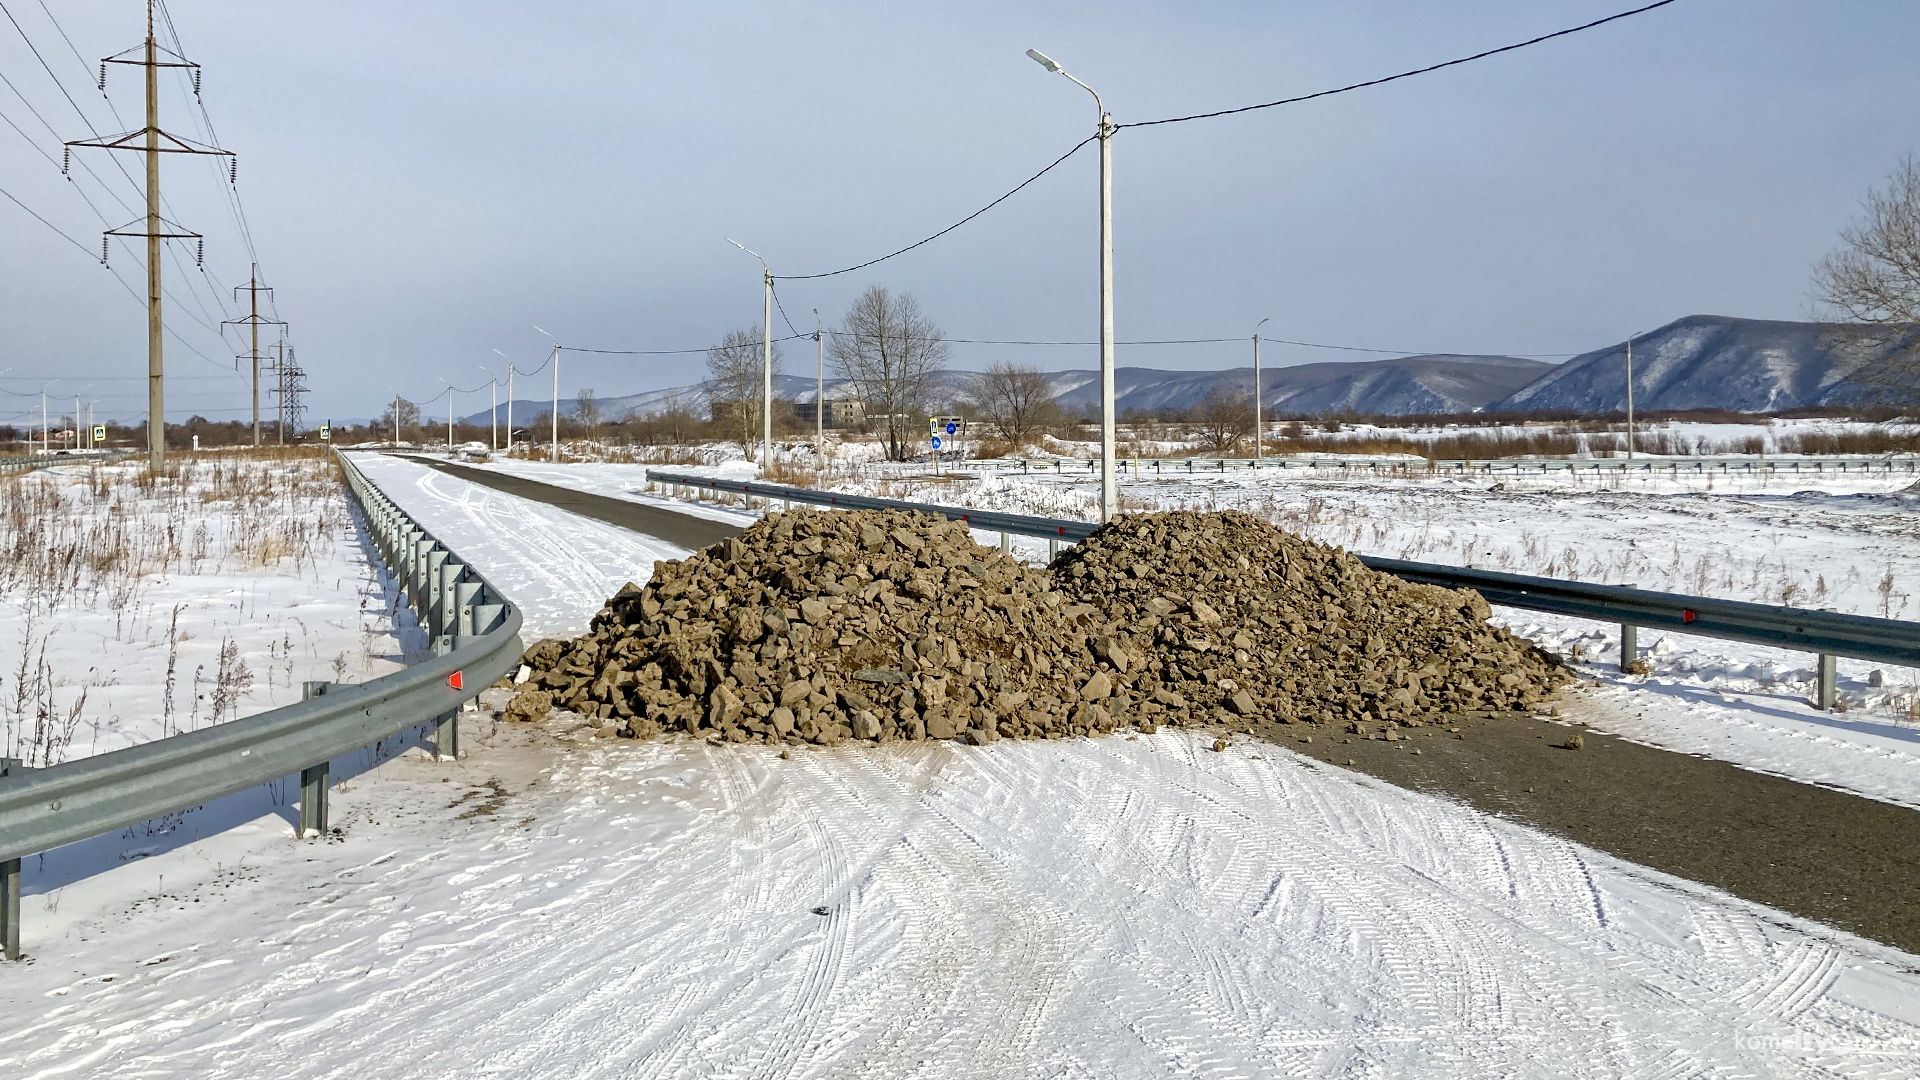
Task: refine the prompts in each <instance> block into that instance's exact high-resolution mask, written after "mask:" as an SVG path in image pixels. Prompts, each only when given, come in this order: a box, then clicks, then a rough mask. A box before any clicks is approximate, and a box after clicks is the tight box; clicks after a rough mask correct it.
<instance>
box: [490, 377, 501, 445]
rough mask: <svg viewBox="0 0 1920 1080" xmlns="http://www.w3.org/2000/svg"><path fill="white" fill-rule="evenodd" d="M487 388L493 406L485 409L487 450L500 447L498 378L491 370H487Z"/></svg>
mask: <svg viewBox="0 0 1920 1080" xmlns="http://www.w3.org/2000/svg"><path fill="white" fill-rule="evenodd" d="M487 389H488V390H490V391H492V394H493V398H492V400H493V406H492V407H491V408H489V409H488V410H487V450H488V451H489V452H495V451H498V450H499V449H500V378H499V376H497V375H495V374H494V373H493V372H491V371H489V372H487Z"/></svg>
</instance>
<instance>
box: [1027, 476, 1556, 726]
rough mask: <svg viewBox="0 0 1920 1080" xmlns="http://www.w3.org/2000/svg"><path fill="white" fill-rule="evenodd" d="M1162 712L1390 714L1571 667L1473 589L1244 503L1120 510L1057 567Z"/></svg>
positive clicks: (1527, 699) (1455, 706)
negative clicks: (1364, 555)
mask: <svg viewBox="0 0 1920 1080" xmlns="http://www.w3.org/2000/svg"><path fill="white" fill-rule="evenodd" d="M1052 572H1053V575H1054V579H1055V581H1056V583H1057V586H1058V588H1059V589H1060V590H1061V591H1062V592H1065V593H1067V594H1069V595H1070V596H1072V597H1073V598H1074V599H1076V600H1078V601H1081V602H1083V603H1086V604H1090V605H1092V606H1093V607H1095V608H1096V609H1097V610H1098V614H1099V617H1100V618H1102V619H1103V620H1105V621H1107V622H1108V623H1109V624H1110V625H1111V626H1112V627H1114V628H1115V629H1114V631H1113V634H1114V638H1115V640H1116V641H1117V642H1118V643H1119V644H1120V645H1121V646H1122V647H1124V648H1125V649H1126V650H1127V651H1128V652H1129V653H1131V654H1133V655H1137V656H1146V657H1149V658H1150V659H1149V660H1148V662H1147V664H1146V670H1145V671H1144V672H1141V673H1140V674H1139V675H1138V676H1137V677H1136V678H1134V679H1133V680H1132V683H1133V686H1134V689H1135V692H1136V694H1137V696H1139V697H1140V698H1141V699H1142V700H1143V701H1144V702H1146V704H1144V705H1143V706H1142V710H1143V712H1146V713H1147V714H1148V719H1150V720H1152V719H1157V718H1158V717H1157V716H1156V715H1155V714H1157V713H1158V710H1157V709H1155V708H1154V706H1155V705H1158V706H1161V707H1163V708H1164V709H1165V710H1166V715H1167V716H1169V717H1183V716H1184V717H1187V718H1194V717H1195V716H1196V714H1198V715H1200V716H1202V717H1205V716H1206V715H1207V714H1211V718H1212V719H1214V720H1217V721H1226V720H1229V719H1232V718H1235V717H1240V718H1256V717H1260V718H1268V719H1276V720H1280V721H1282V722H1305V723H1320V724H1326V723H1335V722H1353V721H1361V720H1387V721H1397V722H1400V723H1403V724H1418V723H1420V722H1422V718H1423V717H1426V716H1430V715H1433V714H1437V713H1448V712H1460V711H1468V710H1480V709H1517V708H1525V707H1527V706H1529V705H1532V704H1533V703H1535V702H1538V701H1540V700H1541V699H1543V698H1545V697H1546V696H1548V695H1550V694H1551V693H1552V692H1553V690H1554V689H1555V688H1556V687H1558V686H1559V685H1560V684H1561V683H1562V682H1565V681H1566V680H1567V679H1568V678H1569V677H1570V676H1569V675H1568V674H1567V673H1566V672H1565V670H1564V669H1563V668H1562V666H1561V663H1560V660H1559V658H1558V657H1555V656H1552V655H1550V654H1548V653H1545V652H1542V651H1541V650H1540V649H1539V648H1537V647H1536V646H1535V645H1534V644H1533V643H1532V642H1530V641H1528V640H1526V639H1524V638H1519V637H1515V636H1514V635H1513V634H1512V633H1510V632H1509V631H1508V630H1507V629H1506V628H1504V627H1496V626H1489V625H1488V624H1487V621H1486V620H1487V617H1488V615H1489V614H1491V612H1490V610H1489V609H1488V607H1487V602H1486V601H1485V600H1484V599H1482V598H1481V597H1480V594H1478V593H1476V592H1473V591H1472V590H1470V589H1461V590H1453V589H1444V588H1441V587H1439V586H1435V585H1417V584H1414V583H1412V582H1408V581H1403V580H1401V579H1400V578H1397V577H1394V576H1393V575H1391V574H1383V573H1379V572H1377V571H1374V570H1370V569H1368V568H1367V567H1366V566H1365V565H1364V564H1362V563H1361V562H1360V560H1359V559H1356V558H1354V557H1353V556H1352V555H1350V554H1347V553H1346V552H1343V551H1340V550H1337V549H1333V548H1328V547H1324V546H1322V545H1319V544H1315V543H1312V542H1310V541H1307V540H1303V539H1301V538H1300V537H1298V536H1294V535H1292V534H1290V533H1286V532H1283V531H1281V530H1280V529H1277V528H1275V527H1274V526H1272V525H1270V524H1268V523H1266V522H1264V521H1261V520H1259V519H1257V518H1254V517H1252V516H1250V515H1247V514H1243V513H1239V512H1237V511H1226V512H1223V513H1206V514H1202V513H1194V512H1189V511H1179V512H1172V513H1160V514H1145V515H1129V516H1122V517H1119V518H1116V519H1115V520H1114V521H1113V522H1112V523H1111V524H1109V525H1107V526H1106V527H1105V528H1102V529H1100V530H1098V531H1097V532H1095V533H1094V534H1093V535H1092V536H1091V537H1089V538H1088V539H1087V540H1086V541H1085V542H1084V543H1082V544H1080V545H1078V546H1076V547H1074V548H1072V549H1071V550H1069V551H1067V552H1065V553H1063V554H1062V555H1061V556H1060V558H1059V559H1058V560H1056V561H1055V562H1054V565H1053V567H1052Z"/></svg>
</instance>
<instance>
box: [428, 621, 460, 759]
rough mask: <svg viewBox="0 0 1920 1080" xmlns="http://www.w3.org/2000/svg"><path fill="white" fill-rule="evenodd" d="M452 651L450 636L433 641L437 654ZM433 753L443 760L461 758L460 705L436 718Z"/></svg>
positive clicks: (441, 654) (442, 654) (434, 651)
mask: <svg viewBox="0 0 1920 1080" xmlns="http://www.w3.org/2000/svg"><path fill="white" fill-rule="evenodd" d="M452 651H453V641H452V639H450V638H444V637H443V638H440V639H439V640H437V641H435V642H434V643H433V654H434V655H435V656H445V655H447V654H448V653H450V652H452ZM433 753H434V756H435V757H437V758H439V759H440V760H441V761H459V760H460V706H458V705H455V706H454V707H453V709H452V710H451V711H449V712H444V713H441V714H440V715H439V716H437V717H435V718H434V722H433Z"/></svg>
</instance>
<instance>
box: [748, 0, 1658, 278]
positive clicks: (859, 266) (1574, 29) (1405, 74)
mask: <svg viewBox="0 0 1920 1080" xmlns="http://www.w3.org/2000/svg"><path fill="white" fill-rule="evenodd" d="M1675 2H1676V0H1654V2H1653V3H1651V4H1646V5H1643V6H1641V7H1637V8H1634V9H1632V10H1631V11H1622V12H1620V13H1618V14H1615V15H1608V16H1607V17H1606V18H1603V19H1595V20H1593V21H1592V22H1588V23H1582V24H1580V25H1579V26H1570V27H1568V28H1566V29H1565V30H1556V31H1554V32H1553V33H1551V34H1541V35H1540V36H1539V37H1534V38H1528V39H1527V40H1525V41H1517V42H1514V43H1513V44H1511V45H1502V46H1500V47H1499V48H1496V49H1488V50H1486V51H1484V52H1477V53H1474V54H1473V55H1472V56H1462V57H1459V58H1458V59H1454V60H1446V61H1442V62H1441V63H1438V64H1429V65H1427V66H1426V67H1422V68H1415V69H1413V70H1412V71H1402V72H1400V73H1399V74H1396V75H1387V76H1384V77H1382V78H1378V79H1368V80H1366V81H1365V82H1357V83H1351V84H1349V85H1346V86H1341V87H1336V88H1334V89H1332V90H1320V91H1317V92H1315V93H1311V94H1301V95H1299V96H1297V97H1290V98H1282V99H1280V100H1279V101H1268V102H1264V103H1262V104H1259V105H1243V106H1241V107H1239V108H1237V109H1218V110H1215V111H1213V112H1204V113H1194V114H1192V115H1189V116H1169V117H1165V118H1163V119H1160V120H1139V121H1135V122H1134V123H1131V124H1117V125H1115V128H1116V129H1118V128H1132V127H1154V126H1156V125H1159V124H1180V123H1185V122H1187V121H1189V120H1207V119H1211V118H1213V117H1217V116H1232V115H1235V114H1237V113H1246V112H1254V111H1257V110H1259V109H1272V108H1275V107H1277V106H1281V105H1294V104H1298V103H1299V102H1302V101H1312V100H1314V99H1316V98H1323V97H1332V96H1333V95H1335V94H1344V93H1347V92H1349V91H1353V90H1360V89H1364V88H1366V87H1369V86H1380V85H1382V84H1384V83H1390V82H1396V81H1398V80H1400V79H1410V78H1412V77H1413V76H1415V75H1425V74H1428V73H1430V72H1434V71H1440V70H1442V69H1443V68H1450V67H1457V66H1459V65H1461V64H1470V63H1472V62H1473V61H1475V60H1484V59H1486V58H1487V57H1490V56H1498V55H1500V54H1501V53H1507V52H1512V51H1514V50H1515V49H1524V48H1526V47H1528V46H1529V45H1538V44H1540V43H1541V42H1544V41H1552V40H1553V39H1555V38H1562V37H1566V36H1567V35H1569V34H1578V33H1580V32H1581V31H1583V30H1592V29H1593V28H1595V27H1597V26H1605V25H1606V24H1608V23H1610V22H1618V21H1619V20H1621V19H1626V18H1631V17H1632V16H1635V15H1641V14H1644V13H1646V12H1649V11H1652V10H1654V9H1655V8H1663V7H1666V6H1667V5H1668V4H1672V3H1675ZM1097 138H1099V136H1098V135H1089V136H1087V137H1086V138H1085V139H1082V140H1081V141H1080V142H1078V143H1075V144H1074V146H1073V149H1071V150H1068V151H1067V152H1066V153H1064V154H1061V155H1060V156H1059V157H1058V158H1055V159H1054V161H1053V163H1052V164H1050V165H1048V166H1047V167H1046V168H1044V169H1041V170H1040V171H1039V172H1037V173H1034V174H1033V175H1032V176H1029V177H1027V178H1026V179H1025V180H1023V181H1021V182H1020V184H1019V185H1017V186H1016V187H1014V188H1013V189H1012V190H1011V191H1008V192H1007V193H1006V194H1004V195H1002V196H1000V197H999V198H997V199H995V200H993V201H992V202H990V203H988V204H987V205H985V206H983V207H981V208H980V209H978V210H975V211H974V212H973V213H971V214H968V215H967V216H966V217H963V218H961V219H960V220H959V221H956V222H954V223H953V224H951V225H949V226H947V227H946V228H944V229H941V230H940V231H939V232H937V233H934V234H933V235H931V236H928V237H926V238H924V239H921V240H916V241H914V242H913V243H911V244H908V245H907V246H906V247H903V248H901V249H900V250H898V251H892V252H888V253H887V254H885V255H882V256H880V257H879V258H877V259H868V260H867V261H866V262H863V263H856V264H855V265H853V266H849V267H846V268H844V269H840V270H828V271H825V272H823V273H818V274H775V275H773V276H774V278H775V280H778V281H811V280H814V279H816V278H827V277H838V276H839V275H841V274H851V273H853V272H854V271H855V270H864V269H866V268H867V267H869V266H873V265H875V264H876V263H883V262H886V261H887V260H888V259H891V258H893V257H894V256H896V255H905V254H906V253H907V252H909V251H912V250H913V249H915V248H917V247H921V246H923V245H926V244H930V243H932V242H933V241H935V240H938V239H940V238H941V237H942V236H945V235H946V234H948V233H950V232H952V231H953V230H955V229H957V228H959V227H960V226H962V225H965V224H966V223H967V222H969V221H972V220H973V219H974V218H977V217H979V216H980V215H981V214H984V213H986V212H987V211H989V210H991V209H993V208H994V207H996V206H999V205H1000V204H1001V203H1003V202H1006V201H1007V200H1008V199H1011V198H1012V197H1013V196H1015V195H1017V194H1019V193H1020V191H1021V190H1022V189H1024V188H1025V187H1026V186H1027V185H1029V184H1031V183H1033V182H1034V181H1035V180H1038V179H1040V178H1041V177H1043V176H1045V175H1047V174H1048V173H1050V172H1052V171H1053V170H1054V168H1055V167H1056V166H1058V165H1059V164H1060V163H1061V162H1064V161H1066V160H1067V159H1068V158H1070V157H1072V156H1073V155H1075V154H1077V153H1079V152H1080V150H1081V148H1082V147H1085V146H1086V145H1087V144H1088V143H1090V142H1093V141H1094V140H1095V139H1097Z"/></svg>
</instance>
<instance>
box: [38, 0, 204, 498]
mask: <svg viewBox="0 0 1920 1080" xmlns="http://www.w3.org/2000/svg"><path fill="white" fill-rule="evenodd" d="M162 53H165V57H164V58H163V57H162V56H161V54H162ZM136 56H137V58H136ZM107 64H127V65H131V66H134V67H140V68H144V69H146V91H147V125H146V127H144V128H142V129H140V130H139V131H129V132H127V133H125V134H122V135H114V136H110V137H105V138H99V137H96V138H92V139H80V140H75V141H73V142H69V143H67V145H68V146H82V147H96V148H99V149H104V150H131V151H134V152H136V153H144V154H145V155H147V213H146V217H145V219H144V220H143V221H135V222H130V223H128V224H126V225H122V226H121V227H120V228H118V229H109V230H107V233H106V235H108V236H123V237H135V236H139V237H144V238H145V239H146V241H147V468H148V469H149V470H150V471H152V472H156V473H157V472H159V471H160V470H161V469H162V467H163V466H164V465H165V462H166V455H167V411H166V389H165V385H164V384H165V364H164V363H163V355H162V350H161V338H162V335H163V332H164V330H165V324H164V323H163V322H162V320H161V313H160V297H161V290H160V241H162V240H185V239H195V240H197V239H200V234H199V233H195V232H188V231H186V230H185V229H182V228H181V227H180V226H179V225H177V224H175V223H173V222H170V221H166V220H164V219H163V218H161V216H160V155H161V154H214V155H219V156H222V157H228V158H231V157H233V155H232V154H231V153H230V152H228V151H226V150H222V149H220V148H219V147H215V146H207V145H205V144H203V143H195V142H192V141H189V140H187V139H182V138H180V137H179V136H176V135H170V134H168V133H167V132H164V131H162V130H160V82H159V76H160V69H161V68H163V67H172V68H193V69H195V71H196V74H197V72H198V69H199V66H200V65H198V64H195V63H193V62H192V61H190V60H188V59H187V58H186V57H183V56H180V55H179V54H177V53H175V52H173V51H171V50H168V49H162V48H161V47H160V46H159V45H158V43H156V42H155V40H154V36H153V0H147V37H146V40H145V41H144V42H142V43H141V44H140V45H136V46H134V47H133V48H131V49H128V50H126V51H125V52H122V53H119V54H117V55H114V56H109V57H105V58H104V59H102V60H101V65H102V67H101V72H102V74H103V78H102V79H101V80H100V86H101V89H102V90H104V89H105V88H106V79H105V78H104V73H105V71H106V68H105V65H107ZM233 176H234V173H233V172H232V171H231V170H229V172H228V182H229V183H231V182H233ZM136 225H138V226H144V227H142V228H140V229H139V231H138V232H135V231H133V230H134V228H135V226H136ZM162 225H166V226H167V227H168V228H167V230H166V231H162V229H161V226H162ZM196 258H197V256H196Z"/></svg>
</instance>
